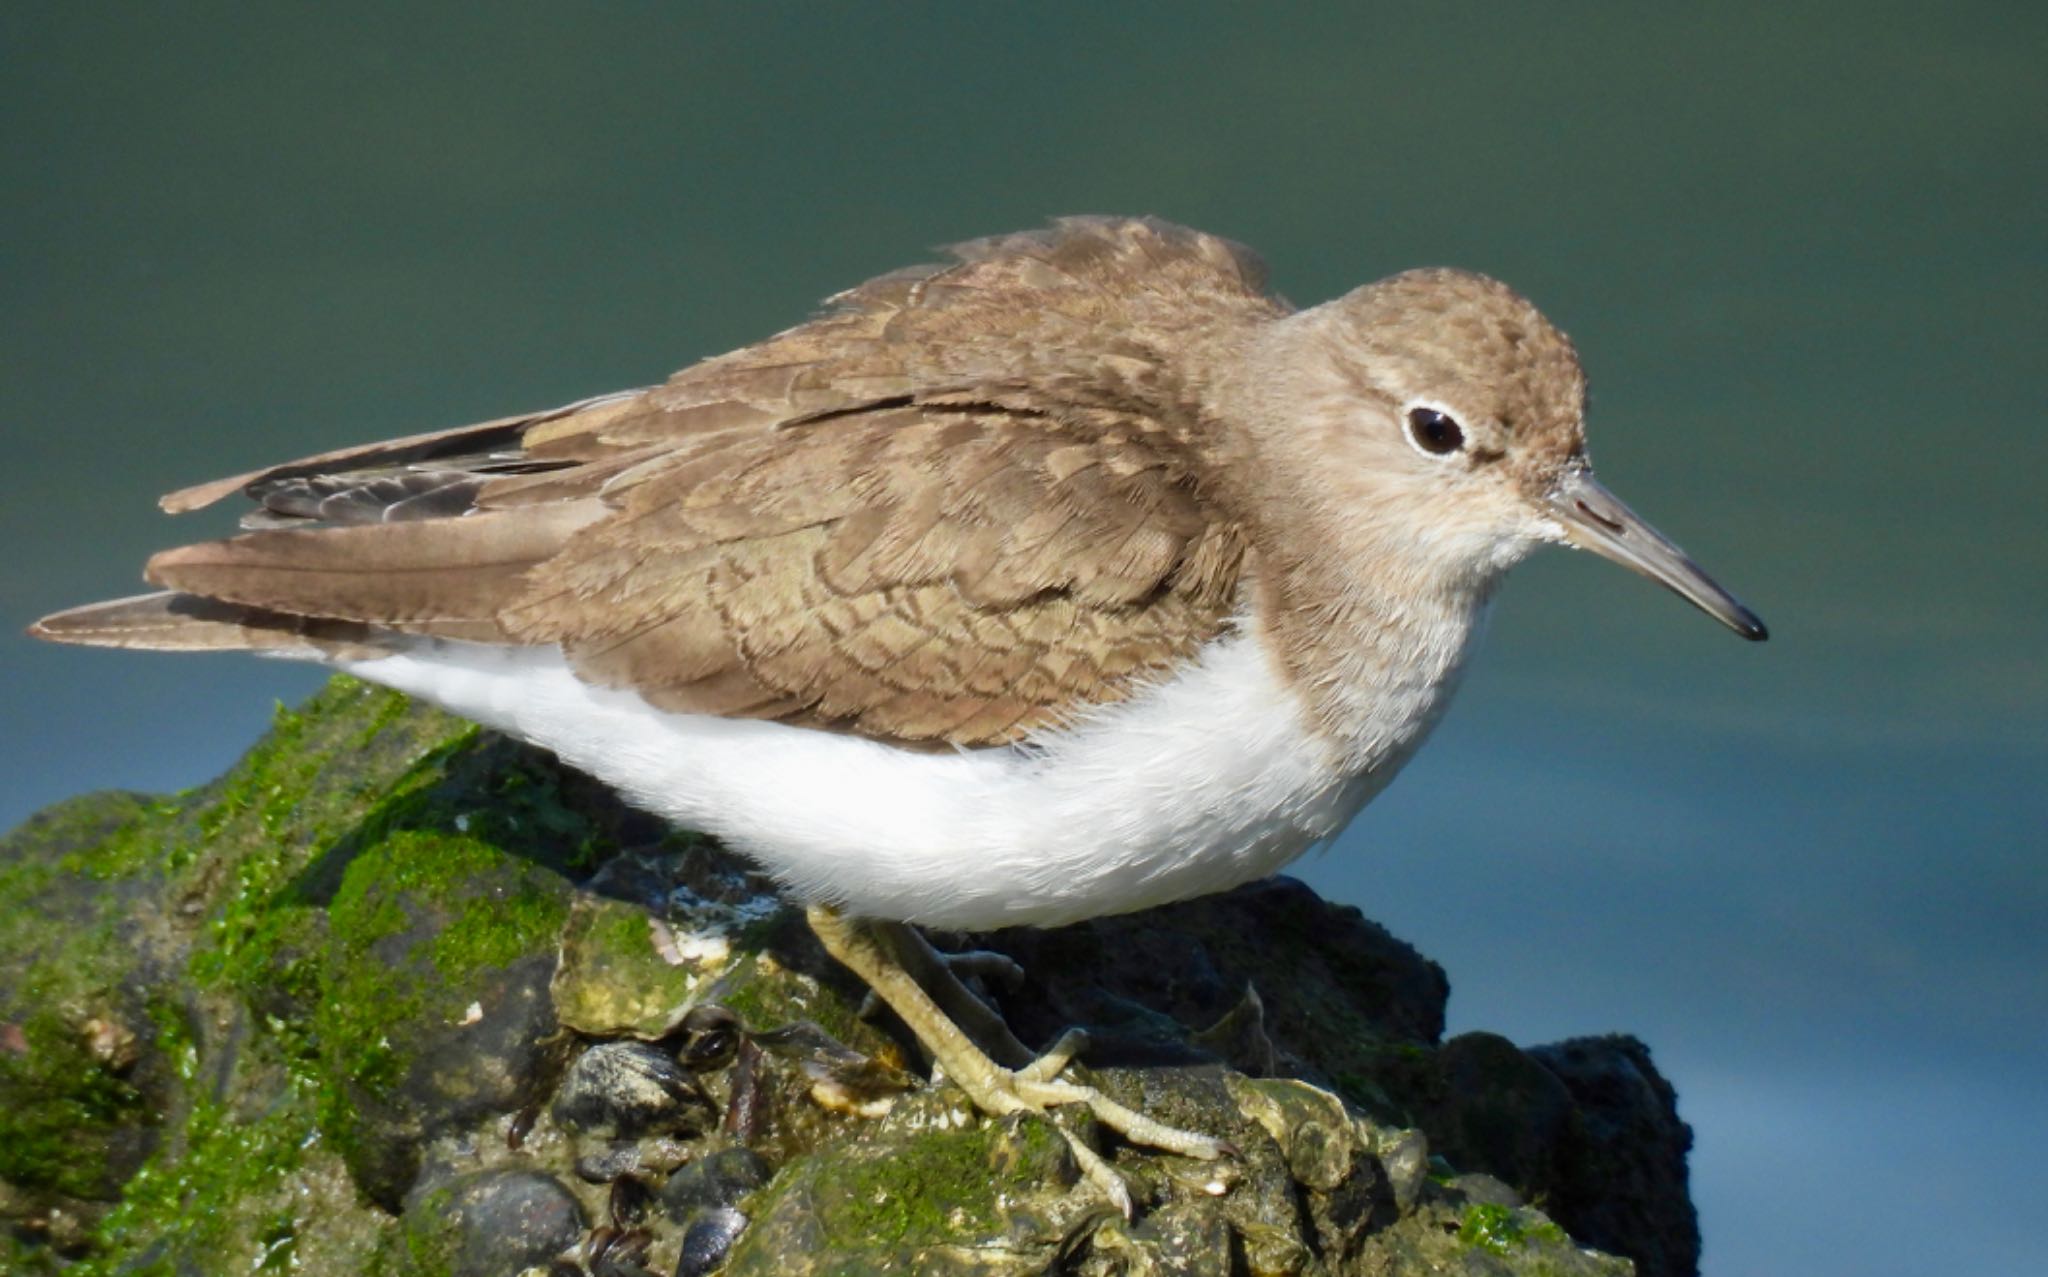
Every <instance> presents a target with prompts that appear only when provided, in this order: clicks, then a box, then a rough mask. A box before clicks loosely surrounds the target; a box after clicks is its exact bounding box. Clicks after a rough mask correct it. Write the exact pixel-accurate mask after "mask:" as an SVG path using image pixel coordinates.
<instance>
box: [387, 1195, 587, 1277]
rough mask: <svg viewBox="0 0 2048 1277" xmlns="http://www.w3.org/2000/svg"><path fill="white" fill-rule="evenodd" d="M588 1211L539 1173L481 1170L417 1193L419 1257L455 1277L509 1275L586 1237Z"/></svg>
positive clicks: (412, 1234) (411, 1210) (409, 1237)
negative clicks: (584, 1211) (585, 1213)
mask: <svg viewBox="0 0 2048 1277" xmlns="http://www.w3.org/2000/svg"><path fill="white" fill-rule="evenodd" d="M584 1227H585V1221H584V1216H583V1208H582V1206H581V1205H579V1204H578V1203H577V1201H576V1197H575V1195H574V1194H573V1193H571V1192H570V1191H569V1190H568V1189H567V1188H566V1187H564V1186H563V1185H562V1183H561V1181H559V1180H557V1179H555V1178H554V1177H553V1176H551V1175H544V1174H541V1173H539V1172H537V1171H480V1172H477V1173H475V1174H471V1175H464V1176H459V1177H457V1178H455V1179H453V1180H450V1181H448V1182H447V1183H445V1184H440V1185H436V1186H434V1187H432V1188H428V1189H426V1190H424V1191H421V1192H416V1193H415V1194H414V1196H413V1198H412V1200H410V1201H409V1202H408V1203H407V1205H406V1211H405V1237H406V1243H407V1246H408V1248H409V1249H410V1251H411V1254H412V1257H413V1261H414V1263H416V1264H417V1265H418V1266H419V1267H420V1268H421V1269H423V1270H425V1271H429V1272H446V1273H448V1274H450V1277H505V1275H506V1274H508V1273H516V1272H518V1271H519V1270H521V1269H523V1268H526V1267H528V1266H530V1265H535V1264H545V1263H547V1262H548V1261H549V1260H550V1259H552V1258H553V1257H554V1256H555V1255H557V1254H559V1253H561V1252H562V1251H564V1250H567V1249H568V1248H569V1247H571V1246H574V1245H575V1244H576V1243H577V1242H578V1240H580V1239H581V1238H582V1236H583V1230H584Z"/></svg>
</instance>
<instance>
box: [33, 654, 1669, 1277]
mask: <svg viewBox="0 0 2048 1277" xmlns="http://www.w3.org/2000/svg"><path fill="white" fill-rule="evenodd" d="M935 939H936V940H937V941H938V942H939V943H940V945H941V947H945V948H957V947H963V946H969V945H971V946H972V947H978V948H986V949H992V950H995V951H996V952H999V953H1003V954H1007V955H1009V956H1010V957H1012V958H1014V959H1015V960H1017V961H1018V962H1019V963H1020V964H1021V965H1022V966H1023V968H1024V969H1025V971H1026V973H1027V977H1026V979H1025V980H1024V981H1023V982H1022V983H1021V984H1018V985H1016V986H1014V987H1011V986H1009V985H1008V984H1006V983H1003V982H997V984H996V985H995V987H993V988H992V989H990V990H989V993H990V995H991V996H992V998H993V999H994V1000H995V1001H996V1002H998V1003H999V1004H1000V1006H1001V1008H1002V1010H1003V1012H1004V1014H1005V1015H1006V1017H1007V1018H1008V1019H1009V1021H1010V1022H1011V1024H1012V1025H1013V1026H1014V1027H1015V1028H1016V1029H1017V1031H1018V1034H1019V1036H1020V1037H1022V1038H1023V1039H1024V1040H1025V1041H1027V1042H1036V1043H1046V1042H1050V1041H1051V1040H1052V1039H1053V1038H1054V1037H1055V1036H1057V1034H1058V1032H1059V1031H1060V1030H1061V1029H1064V1028H1065V1027H1067V1026H1069V1025H1074V1024H1079V1025H1082V1026H1084V1027H1086V1028H1087V1029H1088V1030H1089V1031H1090V1034H1091V1036H1092V1037H1093V1039H1094V1043H1095V1045H1094V1046H1093V1047H1092V1048H1091V1050H1090V1051H1089V1053H1088V1054H1087V1056H1086V1057H1085V1059H1084V1060H1083V1062H1082V1064H1081V1065H1080V1066H1079V1067H1078V1070H1077V1072H1078V1073H1079V1074H1080V1075H1081V1076H1083V1077H1085V1078H1086V1080H1089V1081H1091V1082H1093V1083H1094V1084H1095V1085H1097V1086H1100V1087H1101V1088H1103V1089H1104V1090H1105V1091H1107V1092H1109V1093H1110V1094H1111V1095H1112V1096H1114V1097H1116V1098H1118V1099H1120V1100H1122V1101H1123V1102H1125V1103H1128V1104H1133V1105H1137V1106H1140V1107H1143V1108H1145V1109H1146V1110H1147V1111H1149V1112H1152V1113H1154V1114H1155V1115H1157V1116H1160V1117H1162V1118H1164V1119H1165V1120H1167V1121H1170V1122H1173V1123H1176V1124H1179V1125H1184V1126H1189V1127H1193V1128H1198V1129H1202V1130H1207V1131H1211V1132H1214V1133H1217V1134H1221V1135H1224V1136H1225V1137H1226V1138H1228V1139H1229V1140H1230V1141H1231V1142H1232V1143H1233V1144H1234V1145H1235V1146H1236V1148H1237V1149H1238V1150H1239V1155H1238V1156H1237V1157H1234V1158H1231V1159H1227V1160H1225V1161H1223V1162H1218V1163H1197V1162H1191V1161H1187V1160H1184V1159H1179V1158H1174V1157H1169V1156H1164V1155H1159V1154H1155V1153H1151V1152H1148V1151H1146V1150H1142V1149H1136V1148H1132V1147H1129V1146H1126V1145H1124V1144H1122V1143H1121V1142H1120V1141H1117V1140H1114V1139H1111V1138H1107V1137H1106V1136H1105V1134H1104V1133H1103V1132H1100V1131H1097V1130H1094V1129H1093V1127H1092V1125H1091V1124H1090V1122H1089V1120H1088V1119H1087V1118H1086V1116H1085V1115H1078V1114H1063V1115H1061V1116H1060V1117H1059V1118H1058V1119H1057V1120H1058V1121H1060V1122H1062V1123H1065V1124H1068V1125H1069V1126H1070V1128H1071V1129H1073V1130H1075V1131H1077V1132H1079V1133H1080V1134H1081V1135H1082V1136H1083V1137H1084V1138H1086V1139H1088V1140H1089V1141H1090V1143H1091V1144H1092V1145H1093V1146H1094V1147H1095V1148H1096V1149H1097V1150H1098V1151H1099V1152H1100V1153H1102V1154H1103V1155H1104V1156H1105V1157H1107V1158H1108V1159H1109V1160H1110V1162H1111V1163H1112V1164H1113V1165H1114V1166H1115V1168H1116V1169H1117V1171H1118V1172H1119V1174H1121V1175H1122V1176H1123V1177H1124V1179H1125V1180H1126V1181H1127V1183H1128V1184H1129V1186H1130V1189H1131V1193H1132V1196H1133V1198H1134V1199H1135V1200H1136V1202H1137V1207H1138V1209H1137V1211H1136V1212H1135V1214H1134V1216H1133V1217H1132V1218H1131V1219H1128V1220H1127V1219H1124V1218H1123V1217H1121V1216H1120V1215H1118V1214H1117V1213H1116V1212H1114V1211H1113V1210H1111V1209H1109V1208H1108V1206H1107V1203H1106V1202H1105V1201H1103V1200H1102V1199H1101V1198H1100V1197H1099V1196H1098V1195H1097V1194H1096V1193H1094V1192H1093V1191H1092V1190H1090V1189H1089V1188H1088V1187H1087V1185H1086V1184H1085V1183H1084V1182H1082V1181H1081V1180H1080V1178H1079V1174H1078V1168H1077V1167H1076V1166H1075V1164H1074V1161H1073V1156H1072V1153H1071V1152H1070V1151H1069V1149H1068V1148H1067V1145H1066V1143H1065V1141H1064V1140H1063V1139H1062V1138H1061V1136H1060V1135H1059V1133H1058V1131H1057V1130H1055V1129H1054V1126H1053V1124H1052V1122H1051V1121H1048V1120H1047V1119H1045V1118H1040V1117H1032V1116H1017V1117H1012V1118H1009V1119H1006V1120H1004V1121H1000V1122H996V1121H989V1120H985V1119H982V1118H980V1117H979V1116H977V1115H975V1114H974V1113H972V1112H971V1111H970V1110H969V1109H968V1108H967V1107H966V1105H965V1103H964V1101H963V1100H962V1098H961V1096H960V1095H959V1093H958V1092H957V1091H955V1090H953V1089H952V1088H950V1087H941V1088H937V1089H934V1088H931V1087H927V1086H923V1085H921V1084H920V1083H918V1081H917V1076H918V1074H919V1073H920V1072H921V1070H920V1069H919V1067H918V1065H917V1062H916V1060H915V1058H914V1051H913V1048H911V1046H910V1045H909V1044H908V1043H907V1042H906V1041H905V1040H904V1039H902V1038H901V1037H900V1036H899V1035H898V1034H896V1033H895V1032H893V1026H891V1025H889V1024H888V1023H887V1022H870V1021H867V1020H863V1019H861V1018H860V1016H859V1015H858V1007H859V1005H860V1001H861V992H862V991H861V990H860V989H859V988H858V987H857V986H856V985H855V984H854V982H853V981H852V980H851V978H850V977H849V976H848V975H847V974H846V973H845V972H843V971H841V970H839V969H838V968H837V967H836V966H834V965H833V964H831V963H830V962H828V961H827V960H826V959H825V958H824V955H823V954H822V952H821V951H820V950H819V949H818V947H817V945H816V943H815V942H814V941H813V940H812V938H811V937H810V935H809V932H808V931H807V929H806V928H805V927H804V926H803V924H802V921H801V919H800V918H799V917H798V916H797V915H795V914H794V913H793V912H792V911H790V910H788V909H786V908H783V907H781V906H780V905H779V904H778V903H777V902H776V900H775V899H774V897H773V894H772V892H770V891H769V890H768V885H767V884H766V883H765V882H763V881H762V880H761V879H760V878H759V877H758V876H757V875H755V874H753V873H751V872H750V871H749V870H748V868H747V867H746V866H745V865H744V864H743V863H741V862H739V861H736V860H734V859H732V858H730V857H727V856H725V855H724V854H723V853H721V852H719V851H718V850H717V849H716V848H715V847H714V846H712V845H711V844H709V843H707V842H705V841H703V840H701V839H697V838H694V837H692V836H689V835H685V834H672V833H668V832H666V831H664V830H662V829H661V828H660V827H659V826H657V825H656V824H655V823H654V822H652V821H650V820H648V819H647V818H646V817H644V816H641V815H639V814H637V813H634V812H631V811H629V810H627V809H625V808H623V807H622V806H620V805H619V804H618V803H617V801H616V800H615V799H614V798H613V797H612V796H611V795H610V794H609V793H608V792H607V791H605V790H604V789H603V788H602V787H600V786H598V785H596V784H594V783H593V782H591V781H589V780H587V779H585V778H582V777H580V776H578V775H576V774H574V773H572V772H569V771H566V770H565V769H563V768H561V767H559V766H558V765H557V764H555V763H554V762H553V760H551V759H550V758H548V757H547V756H545V755H543V754H539V753H537V752H535V751H531V750H527V749H523V748H519V747H516V746H513V745H511V744H509V743H507V742H504V741H502V740H500V739H497V738H495V737H492V736H489V735H488V734H484V733H480V732H478V731H476V730H475V729H473V728H470V727H467V726H465V725H463V724H460V723H457V722H455V721H453V720H451V719H448V718H446V717H444V716H441V715H438V714H435V713H433V712H431V711H428V710H424V709H420V708H417V707H411V706H409V705H408V704H407V703H406V702H405V701H404V700H403V699H402V698H400V697H397V696H394V695H391V694H388V693H384V692H381V691H376V690H373V689H369V688H365V687H362V686H361V685H358V684H355V683H352V682H350V681H348V680H345V679H344V680H337V681H336V682H335V683H334V684H333V685H331V686H330V687H329V688H328V690H327V691H325V692H323V693H322V694H321V695H320V696H319V697H317V698H316V699H315V700H314V701H313V702H312V703H310V704H309V705H308V706H307V707H305V708H304V709H303V710H300V711H296V712H292V711H285V712H281V713H280V715H279V720H278V724H277V727H276V729H275V730H274V731H273V732H272V733H271V735H270V736H269V737H267V738H266V739H265V740H264V741H263V742H262V743H260V744H259V745H258V746H257V747H256V748H255V749H254V750H252V751H251V753H250V754H249V755H248V757H247V758H245V759H244V760H243V761H242V763H240V764H239V765H238V766H237V767H236V768H235V770H234V771H233V772H231V773H230V774H229V775H228V776H226V777H223V778H222V779H221V780H220V781H217V782H215V783H214V784H212V785H210V786H207V787H205V788H203V789H201V790H198V791H194V792H192V793H189V794H185V795H181V796H178V797H176V798H171V799H152V798H145V797H139V796H136V795H129V794H104V795H94V796H89V797H86V798H81V799H76V800H73V801H71V802H68V803H64V804H59V805H58V806H57V807H55V808H52V809H50V810H49V811H47V812H44V813H42V814H40V815H38V816H36V817H35V818H33V819H31V820H30V821H29V822H27V823H26V824H24V825H23V826H22V827H21V828H20V829H18V830H16V831H15V832H14V833H12V834H10V835H8V836H7V838H6V839H5V840H4V842H0V1225H4V1227H5V1229H6V1232H5V1235H4V1237H0V1271H6V1272H9V1273H13V1272H22V1273H55V1272H60V1271H63V1272H73V1273H79V1274H94V1273H114V1272H121V1273H135V1274H148V1273H187V1272H189V1273H211V1272H228V1271H271V1270H276V1271H285V1270H292V1271H298V1272H301V1273H306V1274H312V1275H313V1277H325V1275H328V1274H336V1275H338V1274H372V1275H374V1274H380V1273H385V1274H397V1273H410V1272H427V1273H508V1274H509V1273H518V1272H521V1271H525V1272H528V1273H532V1274H546V1275H548V1277H567V1275H568V1274H572V1273H587V1274H592V1275H593V1277H634V1274H639V1273H646V1272H655V1273H662V1274H666V1273H671V1272H683V1273H692V1274H708V1273H712V1272H717V1271H725V1272H730V1273H755V1272H760V1273H766V1272H773V1273H783V1272H825V1271H830V1272H892V1271H926V1272H963V1273H964V1272H974V1273H1017V1274H1024V1273H1042V1272H1049V1271H1055V1270H1056V1271H1060V1272H1072V1273H1099V1274H1109V1273H1146V1272H1158V1273H1165V1272H1185V1273H1216V1274H1219V1277H1220V1275H1221V1274H1225V1273H1256V1274H1319V1273H1328V1274H1350V1273H1361V1274H1362V1273H1374V1274H1400V1273H1422V1272H1448V1273H1471V1274H1499V1273H1525V1272H1526V1273H1535V1272H1546V1273H1558V1274H1571V1273H1620V1272H1625V1271H1628V1267H1627V1265H1626V1264H1625V1263H1624V1262H1623V1261H1622V1260H1619V1259H1616V1258H1613V1257H1612V1256H1615V1255H1625V1256H1629V1257H1631V1258H1633V1259H1634V1260H1635V1261H1636V1263H1637V1265H1638V1270H1639V1271H1641V1272H1643V1273H1645V1274H1687V1273H1691V1272H1693V1271H1694V1270H1695V1267H1696V1263H1697V1255H1698V1245H1699V1242H1698V1231H1697V1227H1696V1224H1695V1222H1694V1219H1693V1214H1692V1208H1691V1205H1690V1203H1689V1201H1688V1200H1687V1197H1686V1190H1685V1153H1686V1150H1687V1148H1688V1146H1689V1143H1690V1132H1689V1131H1688V1130H1687V1129H1686V1128H1685V1126H1684V1124H1683V1123H1682V1122H1680V1121H1679V1120H1678V1118H1677V1116H1676V1110H1675V1097H1674V1096H1673V1094H1672V1091H1671V1088H1670V1086H1669V1085H1668V1084H1667V1083H1666V1082H1665V1081H1664V1080H1663V1078H1662V1077H1660V1076H1659V1075H1658V1074H1657V1072H1656V1070H1655V1068H1654V1067H1653V1066H1652V1065H1651V1062H1650V1058H1649V1053H1648V1051H1647V1050H1646V1049H1645V1048H1644V1047H1643V1046H1642V1045H1641V1044H1640V1043H1638V1042H1636V1041H1634V1040H1633V1039H1629V1038H1621V1037H1615V1038H1599V1039H1581V1040H1576V1041H1572V1042H1567V1043H1562V1044H1559V1045H1557V1046H1552V1047H1539V1048H1535V1049H1533V1050H1528V1051H1524V1050H1522V1049H1521V1048H1518V1047H1516V1046H1515V1045H1514V1044H1512V1043H1510V1042H1508V1041H1506V1040H1505V1039H1502V1038H1499V1037H1497V1036H1494V1035H1490V1034H1466V1035H1463V1036H1461V1037H1459V1038H1455V1039H1453V1040H1451V1041H1449V1042H1443V1041H1441V1035H1442V1030H1443V1008H1444V1001H1445V998H1446V996H1447V993H1448V986H1447V984H1446V981H1445V979H1444V974H1443V972H1442V971H1441V970H1440V969H1439V968H1438V967H1437V966H1436V965H1435V964H1434V963H1431V962H1429V961H1428V960H1427V959H1425V958H1423V957H1421V956H1420V955H1418V954H1416V953H1415V952H1414V950H1412V949H1411V948H1409V947H1408V946H1407V945H1405V944H1403V943H1401V942H1400V941H1398V940H1396V939H1394V938H1393V937H1392V936H1390V935H1388V934H1387V933H1386V931H1385V930H1383V929H1382V928H1380V927H1378V926H1376V925H1375V924H1373V923H1371V922H1369V921H1367V920H1366V919H1364V918H1363V917H1362V916H1361V915H1360V914H1359V913H1358V912H1357V911H1356V910H1354V909H1348V908H1343V907H1338V906H1333V905H1329V904H1327V903H1325V902H1323V901H1322V900H1320V899H1318V898H1317V897H1316V896H1315V895H1314V893H1312V892H1311V891H1309V890H1308V889H1307V888H1306V887H1304V886H1302V885H1301V884H1299V883H1296V882H1292V881H1290V880H1287V879H1274V880H1271V881H1268V882H1263V883H1258V884H1254V885H1252V886H1249V887H1246V888H1242V889H1240V890H1238V891H1235V892H1232V893H1229V894H1227V895H1223V896H1218V897H1212V898H1209V899H1205V900H1198V901H1191V902H1188V903H1185V904H1181V905H1176V906H1172V907H1169V908H1166V909H1160V910H1154V911H1151V912H1148V913H1144V914H1139V915H1134V916H1131V917H1126V918H1113V919H1100V920H1097V921H1094V922H1090V923H1086V924H1082V925H1080V926H1077V927H1071V928H1066V929H1064V930H1061V931H1056V932H1034V931H1015V932H1003V933H999V934H996V935H992V936H979V937H952V936H938V937H935ZM1530 1203H1535V1204H1537V1205H1539V1206H1540V1207H1541V1210H1540V1211H1539V1210H1538V1209H1535V1208H1533V1207H1532V1206H1531V1205H1530ZM1585 1247H1594V1248H1597V1249H1585ZM1602 1251H1604V1252H1608V1253H1606V1254H1603V1253H1600V1252H1602Z"/></svg>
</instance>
